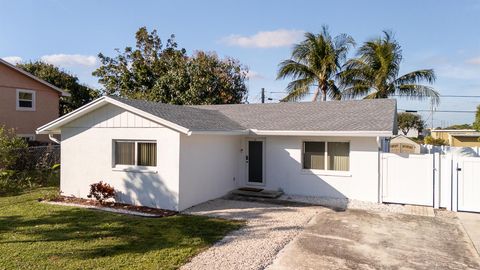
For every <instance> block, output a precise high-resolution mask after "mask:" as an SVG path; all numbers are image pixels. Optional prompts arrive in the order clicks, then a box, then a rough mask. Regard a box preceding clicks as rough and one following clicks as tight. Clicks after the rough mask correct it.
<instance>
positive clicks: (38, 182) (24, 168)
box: [0, 145, 60, 194]
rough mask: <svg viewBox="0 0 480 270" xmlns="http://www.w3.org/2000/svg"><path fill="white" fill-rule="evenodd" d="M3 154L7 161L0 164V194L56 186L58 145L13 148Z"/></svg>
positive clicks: (58, 157)
mask: <svg viewBox="0 0 480 270" xmlns="http://www.w3.org/2000/svg"><path fill="white" fill-rule="evenodd" d="M4 150H5V149H4ZM4 155H6V156H8V162H3V164H0V194H2V193H12V192H18V191H22V190H25V189H28V188H33V187H39V186H52V185H54V186H58V184H59V182H60V180H59V179H60V175H59V167H60V145H48V146H33V147H20V148H14V149H9V150H8V151H7V152H6V153H4Z"/></svg>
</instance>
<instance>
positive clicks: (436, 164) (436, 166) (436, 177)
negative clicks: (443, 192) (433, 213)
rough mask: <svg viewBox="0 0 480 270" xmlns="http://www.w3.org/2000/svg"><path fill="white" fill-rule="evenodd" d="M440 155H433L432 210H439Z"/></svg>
mask: <svg viewBox="0 0 480 270" xmlns="http://www.w3.org/2000/svg"><path fill="white" fill-rule="evenodd" d="M440 162H441V161H440V153H433V208H435V209H438V208H440V184H441V180H440V177H441V163H440Z"/></svg>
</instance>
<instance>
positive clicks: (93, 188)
mask: <svg viewBox="0 0 480 270" xmlns="http://www.w3.org/2000/svg"><path fill="white" fill-rule="evenodd" d="M87 197H88V198H92V197H93V198H95V199H97V201H99V202H100V203H102V202H103V201H105V200H107V199H110V198H113V197H115V189H114V188H113V187H112V186H110V185H109V184H107V183H103V182H102V181H100V182H98V183H94V184H91V185H90V193H89V194H88V195H87Z"/></svg>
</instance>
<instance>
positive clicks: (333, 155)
mask: <svg viewBox="0 0 480 270" xmlns="http://www.w3.org/2000/svg"><path fill="white" fill-rule="evenodd" d="M303 169H308V170H330V171H348V170H350V143H348V142H304V143H303Z"/></svg>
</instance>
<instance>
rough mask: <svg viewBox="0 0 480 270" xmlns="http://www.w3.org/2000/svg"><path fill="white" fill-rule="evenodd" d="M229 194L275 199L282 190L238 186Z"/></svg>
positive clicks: (280, 194) (281, 193)
mask: <svg viewBox="0 0 480 270" xmlns="http://www.w3.org/2000/svg"><path fill="white" fill-rule="evenodd" d="M230 194H233V195H239V196H246V197H259V198H269V199H275V198H278V197H280V196H282V195H283V192H282V191H278V190H266V189H256V188H239V189H235V190H233V191H232V192H230Z"/></svg>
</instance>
